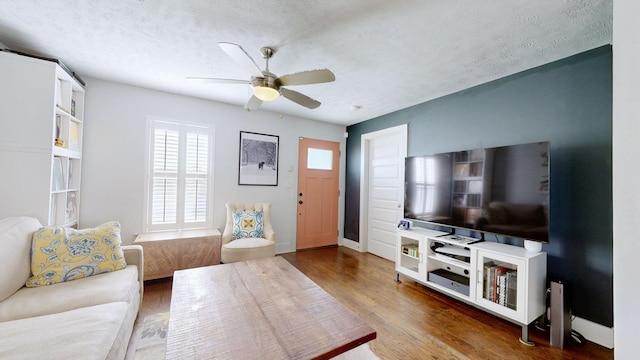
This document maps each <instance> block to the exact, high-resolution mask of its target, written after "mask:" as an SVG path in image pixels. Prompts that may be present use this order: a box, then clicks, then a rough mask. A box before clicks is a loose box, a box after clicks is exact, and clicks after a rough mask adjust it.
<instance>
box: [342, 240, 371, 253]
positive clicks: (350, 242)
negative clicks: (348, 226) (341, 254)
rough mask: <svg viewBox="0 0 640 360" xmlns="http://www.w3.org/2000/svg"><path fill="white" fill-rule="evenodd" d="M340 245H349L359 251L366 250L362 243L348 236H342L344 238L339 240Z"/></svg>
mask: <svg viewBox="0 0 640 360" xmlns="http://www.w3.org/2000/svg"><path fill="white" fill-rule="evenodd" d="M339 245H341V246H344V247H347V248H349V249H352V250H355V251H359V252H365V251H364V250H363V249H362V244H360V243H359V242H357V241H353V240H350V239H347V238H342V240H340V241H339Z"/></svg>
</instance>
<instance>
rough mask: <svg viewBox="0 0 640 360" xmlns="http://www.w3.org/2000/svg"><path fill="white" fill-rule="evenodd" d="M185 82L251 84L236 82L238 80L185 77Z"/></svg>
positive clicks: (249, 82)
mask: <svg viewBox="0 0 640 360" xmlns="http://www.w3.org/2000/svg"><path fill="white" fill-rule="evenodd" d="M187 80H193V81H201V82H208V83H216V84H244V85H246V84H251V81H249V80H238V79H219V78H206V77H187Z"/></svg>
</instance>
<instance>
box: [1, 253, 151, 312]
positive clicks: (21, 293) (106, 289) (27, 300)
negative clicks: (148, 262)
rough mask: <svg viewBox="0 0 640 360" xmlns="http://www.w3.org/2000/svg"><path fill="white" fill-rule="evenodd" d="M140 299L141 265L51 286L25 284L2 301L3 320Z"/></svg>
mask: <svg viewBox="0 0 640 360" xmlns="http://www.w3.org/2000/svg"><path fill="white" fill-rule="evenodd" d="M136 299H140V282H139V281H138V268H137V267H136V266H135V265H128V266H127V267H126V268H125V269H124V270H120V271H114V272H109V273H105V274H100V275H95V276H90V277H87V278H83V279H79V280H74V281H67V282H63V283H59V284H55V285H51V286H39V287H34V288H28V287H23V288H22V289H20V290H18V291H17V292H16V293H15V294H13V296H11V297H9V298H7V299H6V300H5V301H2V302H0V321H8V320H15V319H21V318H27V317H33V316H40V315H48V314H53V313H57V312H62V311H68V310H72V309H75V308H78V307H84V306H93V305H99V304H106V303H110V302H117V301H122V302H126V303H129V304H131V303H132V302H134V301H136Z"/></svg>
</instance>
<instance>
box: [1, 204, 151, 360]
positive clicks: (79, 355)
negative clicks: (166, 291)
mask: <svg viewBox="0 0 640 360" xmlns="http://www.w3.org/2000/svg"><path fill="white" fill-rule="evenodd" d="M40 227H41V224H40V223H39V222H38V220H37V219H35V218H30V217H13V218H7V219H4V220H0V266H1V269H0V334H2V336H0V359H67V360H68V359H83V360H86V359H101V360H102V359H124V358H125V354H126V352H127V346H128V344H129V338H130V337H131V333H132V330H133V325H134V322H135V319H136V316H137V314H138V309H139V307H140V302H141V301H142V292H143V256H142V247H140V246H136V245H129V246H122V249H123V251H124V255H125V260H126V262H127V267H126V268H124V269H122V270H119V271H114V272H110V273H105V274H100V275H94V276H90V277H86V278H83V279H78V280H73V281H68V282H62V283H58V284H54V285H49V286H42V287H33V288H27V287H25V286H24V284H25V282H26V281H27V279H28V278H29V277H30V276H31V240H32V234H33V232H34V231H35V230H37V229H38V228H40Z"/></svg>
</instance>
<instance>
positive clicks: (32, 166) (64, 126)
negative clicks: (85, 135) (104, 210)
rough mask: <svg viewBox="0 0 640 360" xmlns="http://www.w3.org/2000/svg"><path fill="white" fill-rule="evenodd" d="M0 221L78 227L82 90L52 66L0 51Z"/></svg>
mask: <svg viewBox="0 0 640 360" xmlns="http://www.w3.org/2000/svg"><path fill="white" fill-rule="evenodd" d="M0 79H2V82H0V99H2V107H1V108H0V168H1V169H2V170H3V172H4V175H3V176H2V180H0V184H1V186H0V196H1V197H2V199H3V202H4V204H5V206H2V207H0V218H2V217H9V216H34V217H36V218H38V220H40V222H41V223H42V224H43V225H61V226H66V227H78V224H79V205H80V179H81V177H80V174H81V170H82V169H81V167H82V130H83V120H84V119H83V115H84V88H83V86H82V85H81V84H80V83H79V82H78V81H77V80H76V79H74V78H73V77H72V76H71V75H69V74H68V73H67V72H66V71H65V70H64V69H63V68H62V67H60V65H58V64H57V63H56V62H54V61H48V60H44V59H39V58H34V57H29V56H23V55H19V54H15V53H11V52H5V51H0Z"/></svg>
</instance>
